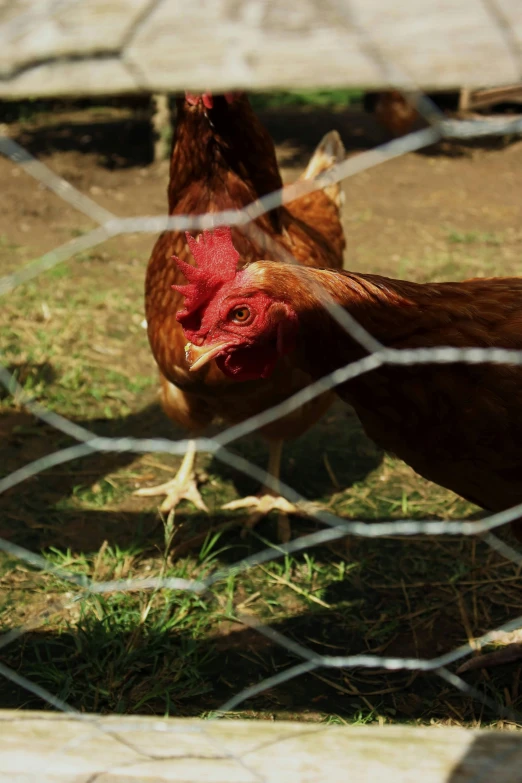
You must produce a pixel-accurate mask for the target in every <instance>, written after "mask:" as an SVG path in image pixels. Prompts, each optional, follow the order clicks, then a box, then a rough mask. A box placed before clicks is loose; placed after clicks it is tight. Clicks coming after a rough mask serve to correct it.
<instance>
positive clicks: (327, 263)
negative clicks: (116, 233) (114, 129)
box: [138, 94, 345, 538]
mask: <svg viewBox="0 0 522 783" xmlns="http://www.w3.org/2000/svg"><path fill="white" fill-rule="evenodd" d="M177 108H178V121H177V126H176V132H175V137H174V141H173V149H172V157H171V164H170V182H169V187H168V200H169V214H170V215H181V214H189V215H197V214H202V213H205V212H218V211H221V210H226V209H241V208H243V207H246V206H247V205H248V204H250V203H251V202H253V201H255V200H256V199H258V198H259V197H261V196H264V195H266V194H268V193H270V192H272V191H274V190H277V189H279V188H281V187H282V180H281V175H280V173H279V169H278V165H277V161H276V156H275V150H274V145H273V142H272V140H271V138H270V136H269V135H268V133H267V131H266V130H265V129H264V127H263V126H262V125H261V123H260V121H259V120H258V118H257V116H256V115H255V114H254V112H253V110H252V108H251V107H250V104H249V102H248V99H247V98H246V96H244V95H242V94H233V95H232V94H229V95H227V96H210V95H204V96H202V97H201V98H198V97H194V96H190V95H187V96H186V98H185V99H184V100H183V99H179V100H178V102H177ZM344 156H345V152H344V148H343V145H342V142H341V140H340V137H339V135H338V134H337V133H336V132H335V131H333V132H331V133H329V134H327V135H326V136H325V137H324V139H323V141H322V142H321V144H320V145H319V147H318V148H317V150H316V152H315V153H314V155H313V157H312V159H311V161H310V163H309V165H308V168H307V169H306V171H305V173H304V175H303V178H304V179H312V178H314V177H315V176H317V175H318V174H320V173H321V172H322V171H324V170H325V169H327V168H329V167H330V166H331V165H333V164H334V163H337V162H339V161H341V160H343V159H344ZM341 201H342V194H341V191H340V189H339V187H338V186H337V185H333V186H329V187H328V188H326V191H315V192H313V193H310V194H308V195H306V196H304V197H301V198H299V199H297V200H295V201H293V202H292V203H289V204H288V205H286V206H280V207H278V208H276V209H274V210H272V211H271V212H270V213H269V214H267V215H264V216H262V217H260V218H259V219H257V220H256V224H257V226H258V227H259V228H260V229H262V231H263V232H265V233H266V235H268V237H269V239H270V240H272V242H275V249H276V250H277V249H278V248H279V249H282V250H284V251H289V252H290V253H291V254H292V255H293V257H294V258H295V259H296V260H297V261H298V262H299V263H301V264H306V265H307V266H313V267H330V268H333V269H340V268H341V267H342V260H343V250H344V246H345V241H344V235H343V230H342V225H341V222H340V215H339V210H340V205H341ZM232 234H233V238H234V242H235V245H236V246H237V248H238V249H239V251H240V253H241V265H244V264H246V263H249V262H251V261H256V260H259V259H263V258H271V257H274V245H272V244H270V243H269V244H268V245H267V244H265V243H264V242H259V240H258V238H256V242H254V241H252V240H251V239H248V238H247V237H246V236H245V235H244V234H243V233H242V232H241V231H239V230H238V229H232ZM173 255H176V256H178V257H179V258H180V259H184V260H187V261H190V262H192V256H191V254H190V253H189V251H188V247H187V243H186V239H185V235H184V234H183V233H181V232H175V231H168V232H165V233H163V234H162V235H161V236H160V237H159V239H158V240H157V242H156V244H155V246H154V249H153V251H152V256H151V259H150V261H149V265H148V270H147V277H146V300H145V301H146V317H147V324H148V336H149V341H150V345H151V348H152V352H153V355H154V358H155V360H156V362H157V364H158V367H159V370H160V380H161V400H162V405H163V408H164V410H165V412H166V414H167V416H169V418H171V419H172V420H173V421H175V422H176V423H178V424H180V425H182V426H183V427H184V428H186V429H187V430H188V432H189V433H190V434H191V435H197V434H199V433H200V432H202V431H203V430H204V429H205V428H206V427H207V426H208V425H209V424H210V423H211V422H213V421H215V420H222V421H223V422H225V423H236V422H240V421H243V420H244V419H247V418H249V417H250V416H253V415H254V414H256V413H260V412H262V411H264V410H265V409H266V408H269V407H271V406H272V405H275V404H277V403H279V402H281V401H283V400H284V399H286V398H287V397H289V396H290V395H292V394H294V393H295V392H297V391H299V390H300V389H302V388H303V387H305V386H306V385H308V383H309V382H310V375H309V373H308V372H303V371H302V370H299V369H297V368H291V367H290V366H289V365H288V364H287V363H286V362H285V361H284V360H283V361H281V362H279V363H278V366H277V367H276V369H275V371H274V374H273V376H272V377H271V378H270V379H260V380H255V381H247V382H244V383H241V384H237V383H233V382H231V380H230V379H229V378H227V377H226V376H225V375H224V374H223V373H222V372H221V371H220V370H219V369H218V368H217V367H216V366H215V364H214V363H210V365H209V366H207V367H205V368H204V369H203V370H202V371H201V372H200V373H197V374H193V373H191V372H189V367H188V365H187V363H186V359H185V352H184V346H185V342H186V340H185V338H184V336H183V332H182V330H181V327H180V325H179V323H178V322H177V320H176V317H175V316H176V311H177V310H178V309H179V307H180V306H181V303H182V297H181V295H180V294H178V293H175V292H173V291H172V288H171V286H172V285H173V284H179V283H182V282H184V278H183V275H182V274H181V273H180V272H179V271H178V269H177V267H176V265H175V263H174V262H173V261H172V256H173ZM276 255H278V253H276ZM332 400H333V395H332V394H331V393H327V394H324V395H322V396H321V397H320V398H317V399H315V400H313V401H312V402H311V403H309V404H307V405H305V406H304V407H301V408H299V409H297V410H296V411H294V412H293V413H292V414H290V415H288V416H287V417H285V418H284V419H282V420H280V421H278V422H277V423H276V424H275V425H271V426H267V427H265V428H263V429H262V430H261V432H262V434H263V435H264V436H265V437H266V438H267V439H268V441H269V446H270V458H269V464H268V471H269V472H270V473H271V474H272V475H273V476H274V477H276V478H278V477H279V469H280V460H281V449H282V445H283V441H284V440H286V439H287V438H295V437H297V436H299V435H300V434H301V433H303V432H304V431H306V430H307V429H308V428H309V427H310V426H312V425H313V424H314V423H315V422H316V421H317V419H318V418H319V417H320V416H321V415H322V414H323V412H324V411H325V410H326V409H327V407H328V406H329V405H330V403H331V402H332ZM138 494H141V495H155V494H163V495H166V498H165V500H164V502H163V504H162V506H161V509H162V510H163V511H169V510H171V509H172V508H174V507H175V506H176V505H177V503H178V502H179V501H180V500H181V499H182V498H185V499H188V500H190V501H191V502H193V503H194V504H195V505H196V506H197V507H199V508H200V509H204V508H205V505H204V503H203V500H202V498H201V496H200V494H199V491H198V489H197V486H196V481H195V476H194V450H193V449H192V450H189V452H187V455H186V457H185V459H184V461H183V463H182V466H181V468H180V471H179V473H178V474H177V476H176V477H175V478H174V479H173V480H172V481H170V482H167V484H164V485H162V486H160V487H153V488H148V489H143V490H139V493H138ZM227 507H228V508H240V507H250V508H252V509H253V510H254V513H253V514H252V515H251V516H250V518H249V519H248V521H247V525H248V526H251V525H253V524H255V523H256V522H257V520H258V519H259V518H260V516H262V515H263V514H266V513H267V512H268V511H270V510H272V509H278V510H279V511H280V512H282V513H283V514H286V513H293V512H294V511H296V509H295V507H294V506H293V505H292V504H290V503H288V501H286V500H285V499H284V498H279V497H277V496H276V495H275V493H274V492H272V491H268V490H266V491H264V492H262V493H261V495H260V496H259V497H249V498H245V499H243V500H241V501H235V502H234V503H231V504H228V506H227ZM288 535H289V530H288V525H287V524H286V522H285V518H284V517H281V519H280V537H281V538H288Z"/></svg>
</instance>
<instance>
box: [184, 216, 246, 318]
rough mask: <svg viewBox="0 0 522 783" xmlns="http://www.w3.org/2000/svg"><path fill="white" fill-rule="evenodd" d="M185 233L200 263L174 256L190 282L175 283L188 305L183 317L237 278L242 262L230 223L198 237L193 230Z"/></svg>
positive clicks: (195, 258)
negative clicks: (235, 245)
mask: <svg viewBox="0 0 522 783" xmlns="http://www.w3.org/2000/svg"><path fill="white" fill-rule="evenodd" d="M185 236H186V237H187V242H188V246H189V249H190V252H191V253H192V255H193V256H194V261H195V262H196V266H192V265H191V264H188V263H187V262H186V261H182V260H181V259H180V258H177V257H176V256H172V259H173V260H174V261H175V263H176V264H177V265H178V268H179V269H181V271H182V272H183V274H184V275H185V277H186V278H187V281H188V284H187V285H173V286H172V288H173V289H174V290H175V291H178V292H179V293H180V294H183V296H184V297H185V307H184V309H183V310H182V311H181V312H180V313H179V316H180V317H184V316H186V315H188V314H189V313H190V312H192V311H194V310H195V309H196V308H198V307H200V306H201V305H202V304H203V303H204V302H206V301H207V300H208V299H211V298H212V297H213V296H214V294H215V293H216V291H217V290H218V289H219V288H220V287H221V286H222V285H223V283H227V282H229V281H231V280H233V279H234V277H235V276H236V271H237V262H238V261H239V253H238V252H237V250H236V248H235V247H234V245H233V244H232V232H231V231H230V228H229V227H228V226H221V227H220V228H216V229H214V231H203V233H202V234H200V236H199V237H198V238H197V239H194V237H193V236H191V235H190V234H189V233H186V234H185Z"/></svg>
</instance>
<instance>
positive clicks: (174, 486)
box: [134, 440, 208, 513]
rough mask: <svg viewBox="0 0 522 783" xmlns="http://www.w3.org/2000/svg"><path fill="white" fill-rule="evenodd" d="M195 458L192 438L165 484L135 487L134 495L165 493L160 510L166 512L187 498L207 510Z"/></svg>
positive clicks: (147, 495)
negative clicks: (172, 474)
mask: <svg viewBox="0 0 522 783" xmlns="http://www.w3.org/2000/svg"><path fill="white" fill-rule="evenodd" d="M195 458H196V444H195V442H194V441H193V440H191V441H189V444H188V447H187V451H186V452H185V456H184V457H183V461H182V463H181V465H180V467H179V470H178V472H177V473H176V475H175V476H174V478H173V479H171V480H170V481H167V482H165V484H159V485H158V486H157V487H144V488H143V489H137V490H136V492H134V495H139V496H140V497H156V496H161V495H165V500H164V501H163V503H162V504H161V506H160V511H162V512H163V513H168V512H169V511H172V509H174V508H176V506H177V505H178V504H179V503H180V501H181V500H188V501H189V502H190V503H192V504H193V505H194V506H196V508H198V509H199V510H200V511H208V508H207V507H206V505H205V501H204V500H203V498H202V497H201V495H200V493H199V490H198V487H197V483H196V475H195V473H194V461H195Z"/></svg>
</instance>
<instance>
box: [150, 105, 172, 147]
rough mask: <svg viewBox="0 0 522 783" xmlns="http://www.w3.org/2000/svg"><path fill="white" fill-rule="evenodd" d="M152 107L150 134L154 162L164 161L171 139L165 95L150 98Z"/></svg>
mask: <svg viewBox="0 0 522 783" xmlns="http://www.w3.org/2000/svg"><path fill="white" fill-rule="evenodd" d="M151 103H152V106H153V113H152V132H153V136H154V160H155V161H160V160H166V159H167V158H168V157H169V153H170V143H171V139H172V118H171V114H170V107H169V96H168V94H167V93H157V94H156V95H153V96H152V98H151Z"/></svg>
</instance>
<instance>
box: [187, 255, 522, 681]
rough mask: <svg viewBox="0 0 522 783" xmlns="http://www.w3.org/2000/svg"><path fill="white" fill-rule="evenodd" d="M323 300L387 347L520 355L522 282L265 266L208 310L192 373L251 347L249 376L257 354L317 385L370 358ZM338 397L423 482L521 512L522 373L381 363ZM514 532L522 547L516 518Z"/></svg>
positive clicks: (233, 361)
mask: <svg viewBox="0 0 522 783" xmlns="http://www.w3.org/2000/svg"><path fill="white" fill-rule="evenodd" d="M327 299H329V300H330V301H331V300H333V301H334V302H336V303H337V304H339V305H340V306H342V307H343V308H344V309H345V310H346V311H347V312H349V313H350V315H351V316H353V317H354V318H355V319H356V320H357V322H358V323H359V324H360V325H362V326H363V327H364V328H365V329H366V330H367V332H369V333H370V334H371V335H373V337H374V338H376V339H377V340H378V341H379V342H380V343H381V344H382V345H383V346H386V347H387V348H390V349H397V350H398V351H407V350H408V349H423V348H432V347H440V346H452V347H456V348H504V349H516V350H522V307H521V301H522V279H520V278H505V279H502V278H497V279H475V280H467V281H464V282H459V283H438V284H417V283H410V282H405V281H400V280H392V279H389V278H384V277H380V276H376V275H357V274H352V273H348V272H335V271H330V270H314V269H305V268H297V267H291V268H284V267H283V266H282V265H278V266H277V268H274V265H272V267H269V266H268V265H267V264H264V263H263V262H261V263H256V264H252V265H251V266H250V267H248V268H247V269H246V270H245V271H244V272H243V273H241V274H240V275H236V278H235V279H234V280H231V281H229V282H227V283H225V284H223V286H222V287H221V289H220V290H219V291H218V292H217V295H216V300H217V301H218V303H219V304H220V309H217V308H216V302H214V301H210V302H209V303H208V305H207V312H211V313H218V318H217V319H215V323H212V324H210V323H209V321H208V318H206V320H205V328H206V329H209V332H208V334H209V335H210V338H208V337H205V336H203V335H202V340H200V339H198V338H199V335H198V334H196V335H192V340H193V342H192V344H191V346H190V347H189V349H188V351H189V356H190V357H191V363H192V364H193V365H196V363H197V365H198V366H199V367H201V366H202V364H204V362H205V361H206V357H207V356H209V355H212V356H213V357H214V358H215V361H217V362H218V364H220V366H223V367H224V368H225V370H226V369H227V367H230V368H233V370H234V372H239V371H240V362H241V356H242V355H243V354H244V353H245V346H248V352H249V354H250V357H249V365H248V366H249V368H251V366H252V353H253V352H254V351H257V353H256V356H257V358H258V360H259V361H260V366H262V367H266V366H271V364H270V358H271V357H270V356H269V355H268V351H269V350H271V351H272V352H283V353H285V355H286V357H287V359H289V360H290V361H291V362H292V363H293V364H294V366H295V367H296V368H299V370H301V371H302V372H307V373H310V375H311V376H312V377H313V378H315V379H318V378H321V377H323V376H325V375H327V374H329V373H331V372H333V371H335V370H337V369H338V368H341V367H344V366H346V365H349V364H352V363H353V362H356V361H357V360H359V359H363V358H364V357H365V356H366V355H367V353H368V352H367V350H366V349H365V348H363V347H362V346H361V345H360V344H359V343H358V342H356V341H355V340H354V339H353V338H352V337H351V336H349V335H348V334H347V333H346V331H345V330H344V329H343V328H342V327H341V326H340V325H339V323H338V322H337V321H336V320H334V319H333V317H332V316H331V314H330V313H329V312H328V310H327V308H326V302H327ZM245 303H246V305H245ZM225 306H226V307H225ZM245 307H248V308H249V320H248V321H247V322H246V325H245V326H244V327H242V326H241V322H239V321H238V320H237V319H235V318H234V315H235V313H236V312H239V313H240V315H241V319H243V317H244V310H245ZM278 313H279V314H281V313H284V314H285V316H284V318H283V320H281V318H279V320H278V319H277V314H278ZM221 314H223V315H221ZM213 346H214V347H213ZM242 352H243V354H242ZM412 358H413V357H412ZM336 391H337V394H338V395H339V396H340V397H341V398H342V399H343V400H345V401H347V402H349V403H350V404H351V405H352V406H353V407H354V409H355V411H356V412H357V414H358V416H359V418H360V421H361V423H362V425H363V427H364V429H365V430H366V432H367V434H368V435H369V436H370V437H371V438H372V439H373V440H374V441H375V442H376V443H377V444H379V445H380V446H381V447H382V448H384V449H386V450H387V451H389V452H392V453H395V454H396V455H398V456H399V457H401V458H402V459H403V460H404V461H405V462H407V463H408V464H409V465H411V466H412V467H413V468H414V469H415V470H416V471H417V472H418V473H420V474H421V475H423V476H425V477H426V478H427V479H430V480H431V481H434V482H436V483H438V484H441V485H442V486H445V487H447V488H449V489H451V490H453V491H454V492H456V493H458V494H460V495H462V496H463V497H465V498H467V499H468V500H470V501H472V502H474V503H476V504H477V505H479V506H482V507H483V508H485V509H488V510H490V511H502V510H504V509H507V508H511V507H513V506H516V505H518V504H521V503H522V481H521V475H522V366H521V365H517V364H508V363H477V364H471V363H469V364H466V363H464V362H457V363H451V364H441V363H435V362H433V363H418V364H415V363H413V362H412V363H411V364H408V363H405V364H401V365H392V364H382V365H381V366H377V367H375V368H374V369H372V370H370V371H368V372H365V373H363V374H360V375H359V376H355V375H354V377H352V379H350V380H349V381H347V382H345V383H343V384H342V385H340V386H338V387H336ZM512 526H513V532H514V534H515V535H516V536H517V538H522V536H521V520H516V521H515V522H513V523H512ZM521 657H522V645H510V646H508V647H507V648H505V649H501V650H499V651H497V652H494V653H492V654H490V655H487V656H484V657H483V658H478V659H473V661H471V662H468V664H465V665H464V666H463V667H461V670H462V671H464V670H466V669H471V668H476V667H482V666H483V667H489V666H493V665H498V664H502V663H506V662H509V661H513V660H519V659H520V658H521Z"/></svg>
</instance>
